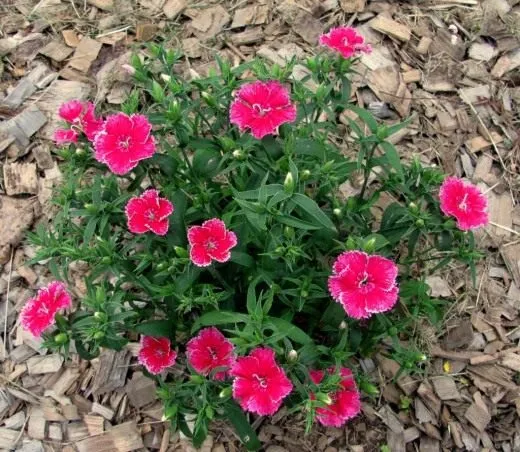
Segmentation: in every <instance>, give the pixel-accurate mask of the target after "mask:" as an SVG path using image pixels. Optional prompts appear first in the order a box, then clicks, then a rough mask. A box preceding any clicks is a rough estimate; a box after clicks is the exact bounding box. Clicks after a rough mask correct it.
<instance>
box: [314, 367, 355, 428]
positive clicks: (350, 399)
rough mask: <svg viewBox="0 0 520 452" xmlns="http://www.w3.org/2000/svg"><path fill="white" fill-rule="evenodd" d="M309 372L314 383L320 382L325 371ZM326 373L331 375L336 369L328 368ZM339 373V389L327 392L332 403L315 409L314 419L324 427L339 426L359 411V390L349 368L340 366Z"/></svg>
mask: <svg viewBox="0 0 520 452" xmlns="http://www.w3.org/2000/svg"><path fill="white" fill-rule="evenodd" d="M309 373H310V376H311V380H312V381H313V383H314V384H320V383H321V381H322V380H323V377H324V376H325V372H323V371H322V370H311V371H310V372H309ZM328 373H329V374H331V375H333V374H334V373H336V369H335V368H334V367H331V368H329V369H328ZM339 374H340V376H341V382H340V389H338V390H337V391H335V392H333V393H330V394H329V396H330V398H331V399H332V403H331V404H330V405H327V406H326V407H322V408H317V409H316V419H318V421H319V422H320V424H322V425H324V426H326V427H341V426H342V425H343V424H344V423H345V422H347V421H348V420H349V419H352V418H353V417H355V416H357V415H358V414H359V412H360V411H361V401H360V398H359V391H358V389H357V386H356V382H355V380H354V377H353V375H352V372H351V370H350V369H347V368H345V367H342V368H341V369H340V371H339ZM314 398H315V396H314V394H311V399H313V400H314Z"/></svg>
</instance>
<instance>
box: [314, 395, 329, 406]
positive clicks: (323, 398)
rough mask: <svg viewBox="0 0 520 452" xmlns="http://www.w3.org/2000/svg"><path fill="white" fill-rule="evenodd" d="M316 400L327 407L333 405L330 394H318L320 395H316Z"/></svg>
mask: <svg viewBox="0 0 520 452" xmlns="http://www.w3.org/2000/svg"><path fill="white" fill-rule="evenodd" d="M316 399H317V400H319V401H320V402H322V403H324V404H325V405H332V399H331V398H330V396H329V395H328V394H325V393H324V392H318V394H316Z"/></svg>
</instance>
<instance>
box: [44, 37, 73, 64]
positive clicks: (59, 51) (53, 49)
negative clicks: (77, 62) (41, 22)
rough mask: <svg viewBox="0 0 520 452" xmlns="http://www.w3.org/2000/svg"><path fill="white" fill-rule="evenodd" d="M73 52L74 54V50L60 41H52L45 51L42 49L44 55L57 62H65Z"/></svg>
mask: <svg viewBox="0 0 520 452" xmlns="http://www.w3.org/2000/svg"><path fill="white" fill-rule="evenodd" d="M72 52H74V49H72V48H70V47H69V46H66V45H65V44H63V43H62V42H61V41H58V40H55V41H51V42H49V43H48V44H47V45H46V46H45V47H44V48H43V49H40V53H41V54H42V55H45V56H46V57H48V58H50V59H51V60H54V61H57V62H61V61H63V60H65V59H66V58H67V57H68V56H69V55H70V54H71V53H72Z"/></svg>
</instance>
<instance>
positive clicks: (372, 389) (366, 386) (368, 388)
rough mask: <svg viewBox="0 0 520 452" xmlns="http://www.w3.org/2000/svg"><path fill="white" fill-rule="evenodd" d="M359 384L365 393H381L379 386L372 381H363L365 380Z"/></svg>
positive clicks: (372, 394) (375, 394) (373, 394)
mask: <svg viewBox="0 0 520 452" xmlns="http://www.w3.org/2000/svg"><path fill="white" fill-rule="evenodd" d="M359 386H360V388H361V390H362V391H363V392H364V393H365V394H368V395H371V396H377V395H379V388H378V387H377V386H376V385H373V384H372V383H368V382H366V381H363V382H361V384H360V385H359Z"/></svg>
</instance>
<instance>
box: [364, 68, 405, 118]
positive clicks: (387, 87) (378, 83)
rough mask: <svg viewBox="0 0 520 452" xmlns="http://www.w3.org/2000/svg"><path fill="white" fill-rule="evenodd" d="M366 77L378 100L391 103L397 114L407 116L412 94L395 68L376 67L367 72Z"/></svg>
mask: <svg viewBox="0 0 520 452" xmlns="http://www.w3.org/2000/svg"><path fill="white" fill-rule="evenodd" d="M367 79H368V80H367V82H368V86H369V88H370V89H371V90H372V91H373V92H374V94H375V95H376V96H377V97H378V98H379V99H380V100H382V101H383V102H387V103H389V104H390V105H392V106H393V107H394V108H395V109H396V110H397V112H398V113H399V115H401V116H403V117H404V116H408V114H409V112H410V105H411V100H412V95H411V93H410V91H409V90H408V88H407V87H406V84H405V83H404V82H403V79H402V75H401V73H400V72H399V71H398V70H397V68H394V69H393V70H390V68H381V69H376V70H374V71H371V72H369V74H368V77H367Z"/></svg>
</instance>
